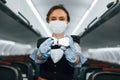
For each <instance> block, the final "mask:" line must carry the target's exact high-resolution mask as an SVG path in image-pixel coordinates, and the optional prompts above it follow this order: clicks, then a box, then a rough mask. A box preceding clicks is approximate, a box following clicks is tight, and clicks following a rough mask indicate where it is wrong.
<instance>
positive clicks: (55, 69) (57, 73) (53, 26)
mask: <svg viewBox="0 0 120 80" xmlns="http://www.w3.org/2000/svg"><path fill="white" fill-rule="evenodd" d="M46 20H47V22H48V27H49V28H50V30H51V31H52V37H45V38H40V39H39V40H38V42H37V49H35V50H34V51H33V53H32V54H31V55H30V58H31V59H33V60H34V61H35V62H36V63H38V64H40V71H39V78H38V80H73V75H74V69H75V68H81V66H82V64H84V63H85V61H86V60H87V59H86V58H85V57H84V56H83V55H82V54H81V52H80V47H79V40H78V37H77V36H71V35H69V34H67V33H65V30H66V29H67V27H68V23H69V22H70V17H69V13H68V11H67V10H66V9H65V8H64V6H63V5H55V6H53V7H52V8H51V9H50V10H49V11H48V14H47V17H46Z"/></svg>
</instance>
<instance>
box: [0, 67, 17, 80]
mask: <svg viewBox="0 0 120 80" xmlns="http://www.w3.org/2000/svg"><path fill="white" fill-rule="evenodd" d="M18 74H19V73H18V71H17V69H16V68H14V67H12V66H7V65H0V80H19V78H18Z"/></svg>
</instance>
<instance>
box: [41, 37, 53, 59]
mask: <svg viewBox="0 0 120 80" xmlns="http://www.w3.org/2000/svg"><path fill="white" fill-rule="evenodd" d="M53 42H54V40H53V39H52V38H48V39H47V40H45V41H44V42H43V43H42V44H41V45H40V47H39V51H40V57H42V58H48V57H49V56H50V52H51V45H52V44H53Z"/></svg>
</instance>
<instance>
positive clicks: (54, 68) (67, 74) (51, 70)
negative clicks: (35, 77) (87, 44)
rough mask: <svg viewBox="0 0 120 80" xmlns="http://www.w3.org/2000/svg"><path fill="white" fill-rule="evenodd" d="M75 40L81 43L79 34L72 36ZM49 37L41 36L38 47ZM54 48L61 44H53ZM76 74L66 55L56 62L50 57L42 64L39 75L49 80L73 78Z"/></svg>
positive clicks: (70, 79) (69, 79) (68, 79)
mask: <svg viewBox="0 0 120 80" xmlns="http://www.w3.org/2000/svg"><path fill="white" fill-rule="evenodd" d="M72 38H73V40H74V42H77V43H80V40H79V37H78V36H72ZM46 39H47V38H41V39H39V40H38V42H37V47H38V48H39V46H40V44H41V43H42V42H44V41H45V40H46ZM51 48H52V49H58V48H60V46H52V47H51ZM73 75H74V68H73V67H71V66H70V65H69V62H68V61H67V60H66V58H65V55H63V57H62V58H61V59H60V60H59V61H58V62H57V63H54V62H53V61H52V59H51V57H49V58H48V59H47V61H46V62H45V63H42V64H40V71H39V76H40V77H43V78H46V79H47V80H72V79H73Z"/></svg>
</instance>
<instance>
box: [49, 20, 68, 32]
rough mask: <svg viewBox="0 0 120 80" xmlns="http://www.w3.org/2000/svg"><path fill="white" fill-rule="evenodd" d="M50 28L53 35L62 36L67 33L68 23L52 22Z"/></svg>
mask: <svg viewBox="0 0 120 80" xmlns="http://www.w3.org/2000/svg"><path fill="white" fill-rule="evenodd" d="M48 26H49V28H50V29H51V31H52V32H53V33H55V34H60V33H63V32H65V30H66V28H67V23H66V22H65V21H51V22H50V23H49V24H48Z"/></svg>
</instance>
